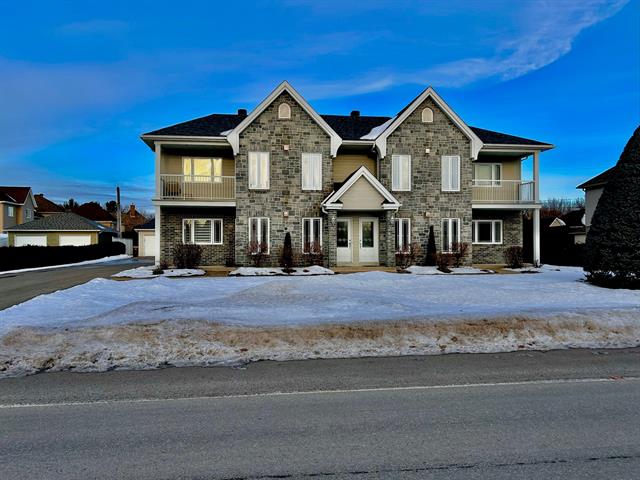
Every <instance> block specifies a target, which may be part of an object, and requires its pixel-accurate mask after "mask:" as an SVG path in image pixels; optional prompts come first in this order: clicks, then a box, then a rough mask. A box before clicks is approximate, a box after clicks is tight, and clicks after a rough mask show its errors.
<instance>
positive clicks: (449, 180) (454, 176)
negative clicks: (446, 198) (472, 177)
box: [442, 155, 460, 192]
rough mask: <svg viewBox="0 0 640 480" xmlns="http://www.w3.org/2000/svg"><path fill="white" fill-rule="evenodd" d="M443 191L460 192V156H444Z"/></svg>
mask: <svg viewBox="0 0 640 480" xmlns="http://www.w3.org/2000/svg"><path fill="white" fill-rule="evenodd" d="M442 191H443V192H459V191H460V155H443V156H442Z"/></svg>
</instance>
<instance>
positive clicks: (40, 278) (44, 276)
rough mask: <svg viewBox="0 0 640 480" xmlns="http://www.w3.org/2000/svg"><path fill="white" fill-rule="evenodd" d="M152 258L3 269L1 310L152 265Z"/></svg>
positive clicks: (0, 292)
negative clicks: (21, 270) (12, 270)
mask: <svg viewBox="0 0 640 480" xmlns="http://www.w3.org/2000/svg"><path fill="white" fill-rule="evenodd" d="M152 264H153V260H151V259H146V258H145V259H138V258H131V259H126V260H114V261H113V262H108V263H97V264H89V265H78V266H77V267H63V268H55V267H52V268H50V269H47V270H36V271H33V272H24V273H9V274H6V275H2V274H1V273H0V310H3V309H5V308H9V307H11V306H12V305H17V304H18V303H22V302H25V301H27V300H29V299H31V298H33V297H37V296H38V295H42V294H43V293H51V292H55V291H57V290H63V289H65V288H70V287H73V286H75V285H80V284H81V283H85V282H88V281H89V280H92V279H94V278H109V277H110V276H111V275H112V274H114V273H117V272H121V271H123V270H127V269H129V268H135V267H139V266H142V265H152Z"/></svg>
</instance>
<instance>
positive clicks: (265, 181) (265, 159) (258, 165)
mask: <svg viewBox="0 0 640 480" xmlns="http://www.w3.org/2000/svg"><path fill="white" fill-rule="evenodd" d="M249 188H253V189H255V190H268V189H269V152H249Z"/></svg>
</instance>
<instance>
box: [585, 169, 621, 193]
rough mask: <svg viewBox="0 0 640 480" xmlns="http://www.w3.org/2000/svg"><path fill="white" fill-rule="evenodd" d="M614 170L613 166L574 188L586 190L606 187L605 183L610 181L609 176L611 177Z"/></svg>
mask: <svg viewBox="0 0 640 480" xmlns="http://www.w3.org/2000/svg"><path fill="white" fill-rule="evenodd" d="M615 168H616V167H615V166H613V167H611V168H609V169H608V170H605V171H604V172H602V173H601V174H599V175H596V176H595V177H593V178H591V179H589V180H587V181H586V182H584V183H581V184H580V185H578V186H577V187H576V188H582V189H585V190H588V189H590V188H597V187H602V186H604V185H606V184H607V182H608V181H609V180H610V179H611V176H612V175H613V172H614V170H615Z"/></svg>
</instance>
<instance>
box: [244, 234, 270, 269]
mask: <svg viewBox="0 0 640 480" xmlns="http://www.w3.org/2000/svg"><path fill="white" fill-rule="evenodd" d="M268 250H269V246H268V245H267V244H266V243H265V242H261V243H260V242H256V241H255V240H254V241H252V242H249V246H248V247H247V255H249V257H250V258H251V261H252V262H253V266H254V267H256V268H260V267H262V266H263V265H264V262H265V261H266V260H267V258H269V254H268V253H267V251H268Z"/></svg>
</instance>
